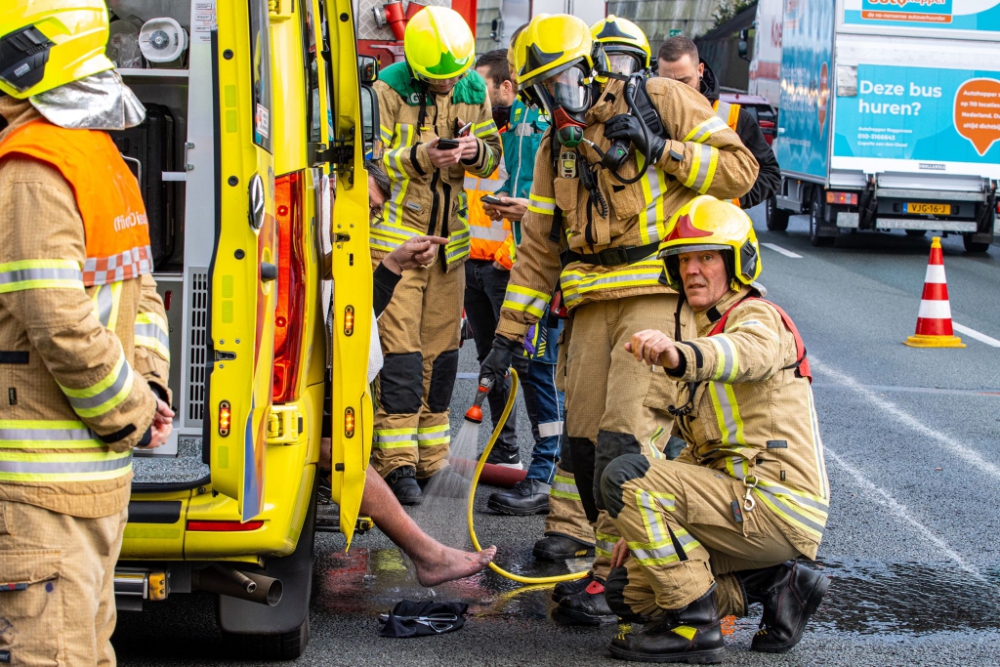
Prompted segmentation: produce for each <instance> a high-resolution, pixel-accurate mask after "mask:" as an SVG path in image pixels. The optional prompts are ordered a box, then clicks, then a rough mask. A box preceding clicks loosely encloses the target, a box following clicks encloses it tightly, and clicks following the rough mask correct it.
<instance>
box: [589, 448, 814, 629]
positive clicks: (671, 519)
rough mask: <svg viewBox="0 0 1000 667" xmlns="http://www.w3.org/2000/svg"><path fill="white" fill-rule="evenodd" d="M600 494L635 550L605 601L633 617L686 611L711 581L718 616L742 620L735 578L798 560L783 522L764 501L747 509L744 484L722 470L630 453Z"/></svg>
mask: <svg viewBox="0 0 1000 667" xmlns="http://www.w3.org/2000/svg"><path fill="white" fill-rule="evenodd" d="M601 491H602V493H603V496H604V502H605V503H606V505H607V508H608V513H609V516H610V517H611V519H612V520H613V521H614V524H615V526H616V527H617V529H618V532H619V534H620V535H621V536H622V537H623V538H625V540H626V542H627V543H628V546H629V549H630V550H631V557H630V558H629V559H628V561H627V562H626V567H624V568H617V569H616V570H614V571H613V573H612V575H611V577H610V578H609V580H608V583H607V587H606V589H607V599H608V604H609V605H610V606H611V608H612V609H613V610H614V611H615V612H616V613H618V614H619V615H622V616H624V617H626V618H631V619H632V620H635V619H636V617H647V618H648V617H655V616H657V615H659V614H660V613H662V612H661V611H660V610H676V609H680V608H682V607H685V606H687V605H688V604H690V603H691V602H694V601H695V600H697V599H698V598H700V597H701V596H702V595H704V594H705V593H707V592H708V591H709V590H710V589H711V588H712V585H713V583H714V584H715V585H716V586H717V588H716V595H717V597H718V601H719V616H720V617H722V616H728V615H730V614H733V615H736V616H745V615H746V601H745V599H744V597H743V589H742V587H741V585H740V582H739V580H738V579H737V577H736V576H735V574H734V573H736V572H741V571H743V570H756V569H761V568H766V567H772V566H774V565H778V564H779V563H783V562H785V561H787V560H791V559H794V558H797V557H799V556H800V555H801V554H800V552H799V550H798V549H796V548H795V547H794V546H792V544H791V543H790V542H789V541H788V540H787V539H786V538H785V537H784V534H783V532H782V529H781V521H782V520H781V519H780V518H779V517H778V516H777V515H775V514H774V512H772V511H771V510H770V509H769V508H768V507H767V505H765V504H764V503H760V502H758V503H756V504H755V506H754V507H753V508H752V509H750V510H748V509H746V508H745V507H744V496H745V495H746V489H745V487H744V486H743V483H742V482H740V481H739V480H737V479H735V478H733V477H730V476H729V475H727V474H726V473H725V472H722V471H720V470H715V469H712V468H707V467H703V466H698V465H693V464H690V463H683V462H680V461H669V460H667V459H650V458H647V457H645V456H642V455H634V454H632V455H627V456H623V457H621V458H619V459H617V460H616V461H614V462H613V463H611V464H610V465H609V466H608V467H607V469H606V470H605V472H604V476H603V478H602V479H601Z"/></svg>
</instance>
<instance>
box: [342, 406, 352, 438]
mask: <svg viewBox="0 0 1000 667" xmlns="http://www.w3.org/2000/svg"><path fill="white" fill-rule="evenodd" d="M344 435H346V436H347V437H348V438H353V437H354V408H347V410H345V411H344Z"/></svg>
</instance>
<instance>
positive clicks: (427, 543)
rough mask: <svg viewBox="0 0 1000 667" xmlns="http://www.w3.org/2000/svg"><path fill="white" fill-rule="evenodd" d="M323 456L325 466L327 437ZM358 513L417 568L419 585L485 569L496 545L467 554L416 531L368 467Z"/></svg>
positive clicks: (393, 498) (414, 524)
mask: <svg viewBox="0 0 1000 667" xmlns="http://www.w3.org/2000/svg"><path fill="white" fill-rule="evenodd" d="M324 459H325V460H326V461H327V467H329V465H330V464H329V461H330V439H329V438H323V442H322V446H321V454H320V467H322V463H323V461H324ZM361 513H362V514H365V515H367V516H370V517H371V518H372V521H374V522H375V525H376V526H378V528H379V530H381V531H382V532H383V533H385V534H386V535H388V536H389V539H390V540H392V541H393V542H394V543H395V544H396V546H398V547H399V548H400V549H402V550H403V553H405V554H406V555H407V556H409V557H410V560H412V561H413V565H414V567H416V569H417V580H418V581H419V582H420V584H421V585H422V586H437V585H438V584H443V583H444V582H446V581H451V580H453V579H461V578H462V577H468V576H471V575H473V574H475V573H476V572H479V571H481V570H483V569H485V568H486V566H488V565H489V564H490V562H491V561H492V560H493V557H494V556H495V555H496V553H497V548H496V547H490V548H488V549H483V550H482V551H480V552H479V553H470V552H468V551H461V550H459V549H452V548H450V547H446V546H444V545H443V544H441V543H440V542H438V541H437V540H435V539H434V538H433V537H431V536H430V535H428V534H427V533H425V532H424V531H422V530H420V526H418V525H417V524H416V523H415V522H414V521H413V519H411V518H410V515H409V514H407V513H406V511H405V510H404V509H403V506H402V505H400V504H399V501H398V500H396V496H395V495H393V493H392V490H391V489H390V488H389V485H388V484H386V483H385V481H383V479H382V477H381V476H380V475H379V474H378V473H377V472H375V471H374V470H372V468H371V466H369V467H368V474H367V476H366V478H365V492H364V496H363V497H362V499H361Z"/></svg>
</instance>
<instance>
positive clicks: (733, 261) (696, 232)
mask: <svg viewBox="0 0 1000 667" xmlns="http://www.w3.org/2000/svg"><path fill="white" fill-rule="evenodd" d="M667 229H669V230H670V233H669V234H667V238H665V239H664V240H663V241H662V242H661V243H660V252H659V254H658V255H657V256H658V257H659V258H660V259H662V260H664V263H665V264H666V274H667V283H668V284H669V285H670V287H672V288H673V289H675V290H677V291H678V292H679V291H681V286H682V282H681V279H680V276H679V275H678V273H677V262H676V261H670V258H671V257H676V256H677V255H682V254H684V253H688V252H697V251H699V250H721V251H723V255H724V256H727V255H728V257H726V263H727V265H728V266H729V267H730V269H731V271H732V273H731V276H732V277H733V280H734V284H733V287H734V288H736V289H738V287H739V286H738V285H737V284H736V281H739V282H740V283H743V284H744V285H750V284H751V283H753V282H754V281H755V280H757V277H758V276H760V270H761V263H760V245H759V244H758V243H757V234H756V233H754V230H753V222H751V221H750V217H749V216H748V215H747V214H746V213H744V212H743V210H742V209H740V207H739V206H735V205H733V204H731V203H729V202H727V201H721V200H719V199H716V198H715V197H712V196H709V195H702V196H700V197H695V198H694V199H692V200H691V201H689V202H688V203H687V204H685V205H684V206H682V207H681V209H680V210H679V211H677V213H675V214H674V216H673V217H672V218H671V219H670V222H669V223H668V225H667ZM727 250H728V251H731V252H729V253H727V252H725V251H727Z"/></svg>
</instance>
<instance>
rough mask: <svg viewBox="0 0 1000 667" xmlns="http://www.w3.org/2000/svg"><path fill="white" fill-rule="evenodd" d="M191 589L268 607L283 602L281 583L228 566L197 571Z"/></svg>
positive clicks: (217, 566)
mask: <svg viewBox="0 0 1000 667" xmlns="http://www.w3.org/2000/svg"><path fill="white" fill-rule="evenodd" d="M191 587H192V588H193V589H195V590H201V591H208V592H210V593H218V594H219V595H228V596H230V597H234V598H239V599H240V600H247V601H248V602H256V603H257V604H266V605H267V606H268V607H273V606H275V605H276V604H278V603H279V602H281V592H282V591H281V581H279V580H278V579H274V578H272V577H265V576H264V575H262V574H256V573H254V572H242V571H240V570H237V569H236V568H233V567H229V566H228V565H212V566H211V567H207V568H205V569H203V570H195V571H194V572H192V573H191Z"/></svg>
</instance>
